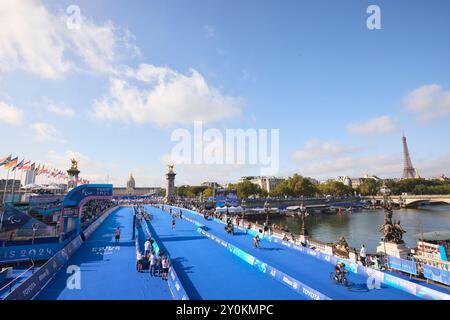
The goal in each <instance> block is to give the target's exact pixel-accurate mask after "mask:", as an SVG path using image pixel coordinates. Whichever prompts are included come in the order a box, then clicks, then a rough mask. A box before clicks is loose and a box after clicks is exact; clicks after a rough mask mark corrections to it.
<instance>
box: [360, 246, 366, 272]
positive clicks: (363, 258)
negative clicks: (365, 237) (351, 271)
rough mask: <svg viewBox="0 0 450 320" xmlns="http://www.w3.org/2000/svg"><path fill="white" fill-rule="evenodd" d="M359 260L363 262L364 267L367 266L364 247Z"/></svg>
mask: <svg viewBox="0 0 450 320" xmlns="http://www.w3.org/2000/svg"><path fill="white" fill-rule="evenodd" d="M359 260H360V261H361V263H362V265H363V266H364V267H365V266H366V248H365V247H364V245H362V246H361V251H360V252H359Z"/></svg>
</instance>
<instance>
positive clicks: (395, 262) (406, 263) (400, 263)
mask: <svg viewBox="0 0 450 320" xmlns="http://www.w3.org/2000/svg"><path fill="white" fill-rule="evenodd" d="M388 266H389V268H391V269H396V270H399V271H403V272H406V273H409V274H414V275H417V266H416V263H415V262H414V261H411V260H405V259H400V258H396V257H391V256H388Z"/></svg>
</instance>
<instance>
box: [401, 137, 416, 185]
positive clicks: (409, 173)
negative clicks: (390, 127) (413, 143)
mask: <svg viewBox="0 0 450 320" xmlns="http://www.w3.org/2000/svg"><path fill="white" fill-rule="evenodd" d="M402 141H403V179H414V178H420V177H419V174H418V173H417V170H416V169H415V168H414V167H413V165H412V162H411V158H410V157H409V151H408V144H407V143H406V137H405V135H404V134H403V137H402Z"/></svg>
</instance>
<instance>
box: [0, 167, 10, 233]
mask: <svg viewBox="0 0 450 320" xmlns="http://www.w3.org/2000/svg"><path fill="white" fill-rule="evenodd" d="M8 179H9V168H8V174H7V175H6V182H5V189H4V190H3V202H2V204H3V211H2V218H1V219H0V232H1V231H2V228H3V217H4V216H5V209H6V206H5V196H6V186H7V185H8Z"/></svg>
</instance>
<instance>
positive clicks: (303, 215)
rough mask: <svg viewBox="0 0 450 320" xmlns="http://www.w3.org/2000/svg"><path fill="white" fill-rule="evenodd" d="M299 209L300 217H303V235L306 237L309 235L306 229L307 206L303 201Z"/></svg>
mask: <svg viewBox="0 0 450 320" xmlns="http://www.w3.org/2000/svg"><path fill="white" fill-rule="evenodd" d="M299 210H300V217H301V219H302V229H301V235H302V236H303V238H306V237H307V236H308V230H306V226H305V217H306V207H305V206H304V205H303V202H302V203H301V205H300V207H299Z"/></svg>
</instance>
